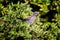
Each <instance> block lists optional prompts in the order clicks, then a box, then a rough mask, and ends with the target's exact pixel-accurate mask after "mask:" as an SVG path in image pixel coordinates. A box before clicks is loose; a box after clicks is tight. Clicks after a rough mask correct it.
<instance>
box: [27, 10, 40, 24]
mask: <svg viewBox="0 0 60 40" xmlns="http://www.w3.org/2000/svg"><path fill="white" fill-rule="evenodd" d="M38 13H39V12H37V11H35V12H33V15H32V16H29V17H27V19H26V23H27V24H29V25H32V24H33V23H34V22H35V21H36V17H37V16H38Z"/></svg>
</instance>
